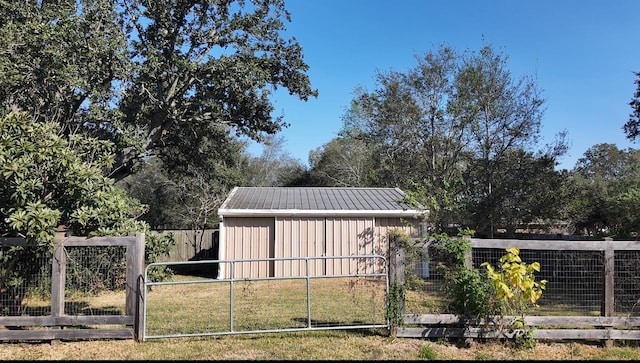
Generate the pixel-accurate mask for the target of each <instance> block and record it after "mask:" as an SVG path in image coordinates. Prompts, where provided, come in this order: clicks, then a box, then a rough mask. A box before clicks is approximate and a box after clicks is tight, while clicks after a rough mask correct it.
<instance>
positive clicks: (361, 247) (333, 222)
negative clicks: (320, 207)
mask: <svg viewBox="0 0 640 363" xmlns="http://www.w3.org/2000/svg"><path fill="white" fill-rule="evenodd" d="M326 231H327V232H326V254H327V256H362V255H370V254H372V251H371V250H372V246H373V244H374V242H373V237H374V219H373V218H366V217H344V218H326ZM363 272H365V266H364V265H363V262H362V261H358V260H349V259H336V260H327V263H326V273H327V274H328V275H339V274H349V273H363Z"/></svg>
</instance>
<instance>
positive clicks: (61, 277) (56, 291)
mask: <svg viewBox="0 0 640 363" xmlns="http://www.w3.org/2000/svg"><path fill="white" fill-rule="evenodd" d="M64 237H65V233H64V232H56V236H55V238H54V240H53V259H52V261H51V265H52V266H51V316H52V317H54V318H57V317H60V316H62V315H64V289H65V283H66V267H67V260H66V255H65V253H64Z"/></svg>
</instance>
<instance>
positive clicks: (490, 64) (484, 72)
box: [452, 46, 544, 237]
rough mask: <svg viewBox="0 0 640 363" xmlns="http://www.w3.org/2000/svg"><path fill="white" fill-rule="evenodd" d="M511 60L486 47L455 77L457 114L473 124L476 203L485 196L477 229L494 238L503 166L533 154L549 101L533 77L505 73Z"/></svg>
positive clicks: (471, 184)
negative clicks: (519, 154) (517, 153)
mask: <svg viewBox="0 0 640 363" xmlns="http://www.w3.org/2000/svg"><path fill="white" fill-rule="evenodd" d="M506 60H507V57H506V56H503V55H502V54H496V53H495V52H494V50H493V49H492V48H491V47H489V46H485V47H484V48H482V49H481V50H480V51H479V52H478V53H477V54H471V55H470V56H468V57H467V58H466V59H465V60H464V62H463V65H462V68H461V69H460V71H459V73H458V74H457V76H456V94H455V97H454V99H453V100H452V105H453V106H452V109H453V110H454V112H455V114H456V115H457V117H459V118H460V119H461V122H462V123H463V124H465V125H468V137H469V141H470V144H469V149H470V151H471V152H472V153H473V158H474V159H475V162H474V166H473V167H474V168H476V169H478V170H477V171H476V172H474V174H475V175H476V176H477V178H478V179H475V180H473V181H468V182H467V186H468V187H470V188H473V189H474V190H473V191H472V192H471V194H473V195H474V198H477V197H478V196H480V199H479V202H480V203H479V204H478V206H479V205H483V206H484V208H483V209H482V210H476V211H475V213H477V214H478V215H480V216H482V219H483V221H481V222H480V223H479V224H478V225H477V226H475V228H474V227H472V228H474V229H475V230H476V231H477V232H479V233H481V234H486V235H488V236H489V237H492V236H493V232H494V230H495V228H496V224H495V222H496V221H497V220H498V219H499V218H500V213H502V210H503V207H504V206H502V205H500V204H498V203H497V199H496V198H495V196H494V190H495V188H496V187H497V185H496V183H499V182H500V181H499V180H498V179H497V178H498V174H499V173H500V172H501V170H500V168H501V167H502V164H503V161H504V159H505V158H507V157H508V155H509V153H510V152H511V151H512V150H517V149H520V150H529V149H530V148H531V146H533V145H535V144H536V142H537V140H538V137H539V133H540V124H541V122H540V120H541V118H542V114H543V113H544V109H543V108H542V106H543V104H544V99H542V98H541V97H540V95H539V93H540V91H539V90H538V88H537V85H536V83H535V81H534V80H533V79H531V78H527V77H524V78H521V79H519V80H514V79H513V78H512V76H511V73H510V72H509V71H508V70H507V68H506Z"/></svg>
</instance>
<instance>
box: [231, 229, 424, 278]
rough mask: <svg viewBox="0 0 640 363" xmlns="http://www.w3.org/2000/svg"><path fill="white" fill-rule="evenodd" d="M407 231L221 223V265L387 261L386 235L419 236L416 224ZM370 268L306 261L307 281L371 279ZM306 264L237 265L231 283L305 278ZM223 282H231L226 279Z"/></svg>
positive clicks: (355, 263)
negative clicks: (325, 277) (320, 278)
mask: <svg viewBox="0 0 640 363" xmlns="http://www.w3.org/2000/svg"><path fill="white" fill-rule="evenodd" d="M413 221H415V223H414V222H411V223H412V225H410V226H406V222H404V221H403V219H401V218H387V217H382V218H380V217H260V218H251V217H225V218H224V222H223V228H224V233H222V234H221V236H224V237H223V238H224V242H222V241H221V243H224V244H225V248H224V251H226V253H225V256H224V259H226V260H237V259H249V258H272V257H275V258H276V259H278V258H284V259H286V258H291V257H321V256H363V255H372V254H378V255H383V256H386V254H387V251H388V246H389V243H388V241H387V232H388V231H389V230H390V229H393V228H399V229H402V230H404V231H405V232H406V233H408V234H410V235H412V236H417V232H418V230H419V229H418V223H417V220H413ZM373 267H374V266H371V265H370V262H368V261H364V260H350V259H326V260H325V259H318V260H310V261H309V273H310V274H311V275H338V274H350V273H371V272H373ZM306 269H307V266H306V263H305V261H301V260H277V261H268V262H266V261H262V262H252V263H243V264H236V265H235V268H234V277H235V278H239V277H243V278H244V277H246V278H251V277H266V276H278V277H280V276H305V275H306V273H307V271H306ZM226 277H230V276H229V275H228V273H227V274H226Z"/></svg>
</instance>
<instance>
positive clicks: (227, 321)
mask: <svg viewBox="0 0 640 363" xmlns="http://www.w3.org/2000/svg"><path fill="white" fill-rule="evenodd" d="M329 262H330V263H333V264H339V265H344V266H347V267H346V269H344V270H342V271H341V272H340V273H334V274H331V275H327V274H321V273H315V272H314V271H316V269H315V268H313V266H317V265H318V264H319V263H320V264H322V265H324V264H326V263H329ZM265 263H267V264H282V265H294V266H297V270H296V273H295V274H290V275H289V276H259V275H255V274H252V273H251V266H257V265H259V264H265ZM167 268H169V269H171V270H173V271H183V272H181V273H175V274H174V275H173V277H172V278H171V279H169V280H168V281H160V279H159V278H156V276H160V272H162V271H163V270H165V269H167ZM184 271H186V272H184ZM218 271H228V274H229V276H228V277H227V276H217V275H218ZM289 271H291V269H289ZM234 275H235V276H234ZM144 281H145V284H144V285H145V287H144V290H145V295H144V296H145V297H144V301H143V314H144V316H143V340H147V339H154V338H171V337H191V336H215V335H230V334H248V333H273V332H291V331H305V330H329V329H363V328H388V327H389V323H388V320H387V318H386V308H387V298H388V291H389V281H388V274H387V261H386V259H385V258H384V257H383V256H380V255H367V256H337V257H330V256H323V257H294V258H264V259H246V260H203V261H188V262H161V263H152V264H150V265H148V266H147V267H146V269H145V273H144Z"/></svg>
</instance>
